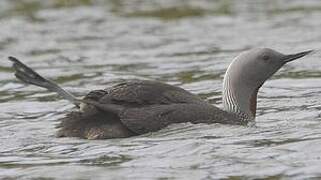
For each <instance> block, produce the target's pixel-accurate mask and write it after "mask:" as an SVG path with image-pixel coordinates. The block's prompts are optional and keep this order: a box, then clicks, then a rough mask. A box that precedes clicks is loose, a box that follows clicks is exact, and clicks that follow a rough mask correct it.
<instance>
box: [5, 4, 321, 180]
mask: <svg viewBox="0 0 321 180" xmlns="http://www.w3.org/2000/svg"><path fill="white" fill-rule="evenodd" d="M320 19H321V4H320V1H316V0H315V1H313V0H308V1H288V0H271V1H259V2H255V3H254V1H250V0H238V1H236V0H235V1H233V0H230V1H209V0H208V1H192V0H186V1H185V0H184V1H179V0H166V1H148V0H140V1H138V0H137V1H136V0H135V1H130V0H127V1H125V0H119V1H115V0H105V1H102V0H101V1H90V0H82V1H64V0H52V1H40V0H32V1H31V0H24V1H10V0H3V1H1V2H0V25H1V28H0V59H1V62H2V63H1V64H0V102H1V104H0V178H13V179H15V178H17V179H32V178H43V179H46V178H49V179H50V178H52V179H220V178H225V179H247V178H248V179H254V178H270V179H283V178H291V179H304V178H305V179H308V178H313V177H319V178H320V177H321V172H320V167H321V155H320V154H321V122H320V120H321V53H320V51H317V52H316V53H315V54H313V55H311V56H308V57H306V58H304V59H300V60H298V61H296V62H293V63H290V64H288V65H286V66H285V67H284V68H282V70H280V71H279V72H278V73H277V74H276V75H275V76H273V78H271V80H269V81H268V82H266V84H265V85H264V86H263V87H262V89H261V91H260V92H259V100H258V112H257V113H258V116H257V119H256V125H255V126H254V127H244V126H230V125H220V124H212V125H205V124H198V125H192V124H189V123H186V124H176V125H172V126H170V127H168V128H165V129H163V130H161V131H159V132H155V133H149V134H145V135H141V136H137V137H132V138H127V139H113V140H95V141H93V140H82V139H78V138H55V132H56V129H55V125H56V124H57V123H58V122H57V119H59V118H61V117H63V116H64V114H65V112H66V111H71V110H73V108H74V107H73V106H72V105H70V104H69V103H68V102H67V101H66V100H62V99H61V98H59V97H57V96H56V95H55V94H54V93H50V92H48V91H46V90H44V89H40V88H37V87H34V86H27V85H25V84H22V83H21V82H19V81H17V80H16V79H15V77H14V76H13V72H12V70H11V68H10V65H11V64H10V62H9V61H7V60H6V58H7V56H9V55H13V56H16V57H18V58H21V60H23V61H24V62H25V63H27V64H28V65H30V66H31V67H33V68H35V69H36V70H37V71H38V72H39V73H40V74H43V75H44V76H46V77H49V78H51V79H53V80H55V81H57V82H58V83H59V84H61V85H62V86H63V87H65V88H66V89H67V90H69V91H71V92H73V93H75V94H76V95H78V96H83V95H85V94H86V93H87V92H88V91H90V90H93V89H100V88H106V87H110V86H112V85H113V84H115V83H116V82H118V81H121V80H124V79H151V80H159V81H163V82H166V83H169V84H173V85H177V86H180V87H183V88H185V89H187V90H189V91H191V92H193V93H195V94H198V95H200V96H201V97H203V98H204V99H206V100H208V101H210V102H211V103H213V104H215V105H217V106H221V89H222V85H221V84H222V79H223V76H224V73H225V70H226V68H227V66H228V65H229V63H230V62H231V61H232V59H233V58H234V57H235V56H236V55H237V54H239V53H240V52H242V51H244V50H247V49H249V48H253V47H271V48H273V49H277V50H279V51H281V52H284V53H294V52H299V51H303V50H308V49H317V50H318V49H320V47H321V33H320V29H321V21H320Z"/></svg>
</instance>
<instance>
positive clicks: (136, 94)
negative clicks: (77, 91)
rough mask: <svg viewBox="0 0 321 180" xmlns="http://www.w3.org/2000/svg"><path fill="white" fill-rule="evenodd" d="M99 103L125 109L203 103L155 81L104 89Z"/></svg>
mask: <svg viewBox="0 0 321 180" xmlns="http://www.w3.org/2000/svg"><path fill="white" fill-rule="evenodd" d="M99 102H100V103H105V104H118V105H124V106H127V107H128V106H130V107H133V106H134V107H136V106H146V105H156V104H173V103H191V104H192V103H196V104H200V103H204V101H203V100H202V99H201V98H199V97H198V96H196V95H194V94H192V93H190V92H188V91H186V90H184V89H182V88H179V87H175V86H172V85H168V84H164V83H160V82H156V81H140V80H135V81H130V82H125V83H121V84H118V85H116V86H113V87H111V88H109V89H106V93H105V94H104V95H103V96H102V97H101V98H100V100H99Z"/></svg>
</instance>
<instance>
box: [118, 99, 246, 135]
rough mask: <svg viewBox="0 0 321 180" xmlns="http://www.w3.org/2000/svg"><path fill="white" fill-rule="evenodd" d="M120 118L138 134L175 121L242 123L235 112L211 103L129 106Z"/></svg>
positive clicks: (155, 129) (157, 128)
mask: <svg viewBox="0 0 321 180" xmlns="http://www.w3.org/2000/svg"><path fill="white" fill-rule="evenodd" d="M120 120H121V121H122V123H123V124H125V125H126V127H127V128H128V129H130V130H131V131H133V132H135V133H137V134H143V133H147V132H153V131H157V130H160V129H162V128H164V127H166V126H168V125H170V124H173V123H184V122H190V123H194V124H197V123H207V124H211V123H223V124H242V122H241V121H239V120H238V117H236V116H235V115H234V114H230V113H228V112H225V111H223V110H221V109H219V108H217V107H215V106H212V105H210V104H170V105H156V106H155V105H152V106H146V107H142V108H128V109H125V110H124V111H123V112H122V113H121V114H120Z"/></svg>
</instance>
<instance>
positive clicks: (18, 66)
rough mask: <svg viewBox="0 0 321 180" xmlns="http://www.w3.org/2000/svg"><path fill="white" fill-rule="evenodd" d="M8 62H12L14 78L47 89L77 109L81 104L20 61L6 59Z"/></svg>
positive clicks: (12, 58)
mask: <svg viewBox="0 0 321 180" xmlns="http://www.w3.org/2000/svg"><path fill="white" fill-rule="evenodd" d="M8 59H9V60H10V61H12V62H13V68H14V70H15V71H16V72H15V76H16V77H17V78H18V79H19V80H21V81H23V82H25V83H27V84H33V85H36V86H39V87H43V88H46V89H48V90H49V91H52V92H56V93H58V94H59V95H61V96H62V97H64V98H65V99H67V100H69V101H71V102H72V103H73V104H75V105H76V106H78V107H79V104H80V103H81V102H80V100H79V99H77V98H76V97H75V96H73V95H72V94H70V93H69V92H67V91H65V90H64V89H63V88H61V87H60V86H59V85H57V84H56V83H54V82H53V81H50V80H48V79H46V78H44V77H42V76H41V75H40V74H38V73H37V72H35V71H34V70H32V69H31V68H30V67H28V66H27V65H25V64H23V63H22V62H21V61H19V60H18V59H17V58H15V57H12V56H10V57H8Z"/></svg>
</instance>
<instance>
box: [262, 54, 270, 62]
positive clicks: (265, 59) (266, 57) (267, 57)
mask: <svg viewBox="0 0 321 180" xmlns="http://www.w3.org/2000/svg"><path fill="white" fill-rule="evenodd" d="M262 59H263V60H264V61H268V60H269V59H270V57H269V56H268V55H263V57H262Z"/></svg>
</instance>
